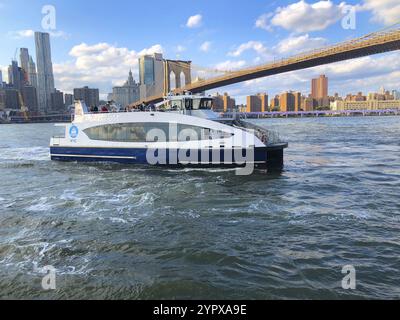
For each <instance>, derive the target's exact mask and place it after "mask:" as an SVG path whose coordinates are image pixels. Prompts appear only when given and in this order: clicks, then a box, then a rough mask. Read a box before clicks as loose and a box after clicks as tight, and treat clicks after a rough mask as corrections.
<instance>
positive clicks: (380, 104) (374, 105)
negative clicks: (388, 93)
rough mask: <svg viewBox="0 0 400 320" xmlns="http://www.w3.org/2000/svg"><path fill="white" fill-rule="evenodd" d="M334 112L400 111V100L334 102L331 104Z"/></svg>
mask: <svg viewBox="0 0 400 320" xmlns="http://www.w3.org/2000/svg"><path fill="white" fill-rule="evenodd" d="M331 109H332V110H333V111H346V110H385V109H398V110H400V100H367V101H348V100H345V101H334V102H332V103H331Z"/></svg>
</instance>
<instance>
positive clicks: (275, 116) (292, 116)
mask: <svg viewBox="0 0 400 320" xmlns="http://www.w3.org/2000/svg"><path fill="white" fill-rule="evenodd" d="M237 114H240V113H237ZM228 115H231V114H229V113H228ZM242 115H245V117H244V118H245V119H260V120H261V119H289V118H290V119H303V118H358V117H390V116H392V117H393V116H400V111H399V112H398V113H384V112H382V113H370V112H368V111H366V112H365V113H364V114H363V113H361V112H360V113H354V114H346V113H343V114H331V113H329V114H314V113H313V114H302V115H299V114H280V113H276V114H272V113H271V114H268V115H265V114H246V113H242ZM70 122H71V121H70V119H69V120H67V119H65V120H64V121H63V120H37V121H34V120H33V121H29V120H28V121H27V120H21V121H0V125H7V124H41V123H70Z"/></svg>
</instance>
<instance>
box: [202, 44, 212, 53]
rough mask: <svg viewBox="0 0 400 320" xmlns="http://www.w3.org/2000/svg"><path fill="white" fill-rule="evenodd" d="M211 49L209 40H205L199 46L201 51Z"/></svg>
mask: <svg viewBox="0 0 400 320" xmlns="http://www.w3.org/2000/svg"><path fill="white" fill-rule="evenodd" d="M210 49H211V42H210V41H206V42H203V43H202V45H201V46H200V50H201V51H203V52H208V51H210Z"/></svg>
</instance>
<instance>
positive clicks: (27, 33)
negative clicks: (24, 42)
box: [9, 29, 35, 39]
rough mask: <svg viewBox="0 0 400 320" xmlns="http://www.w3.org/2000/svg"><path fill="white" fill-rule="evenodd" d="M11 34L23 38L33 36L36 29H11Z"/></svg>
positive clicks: (16, 37)
mask: <svg viewBox="0 0 400 320" xmlns="http://www.w3.org/2000/svg"><path fill="white" fill-rule="evenodd" d="M9 34H10V35H11V36H12V37H13V38H15V39H22V38H31V37H33V36H34V34H35V31H33V30H30V29H27V30H18V31H11V32H9Z"/></svg>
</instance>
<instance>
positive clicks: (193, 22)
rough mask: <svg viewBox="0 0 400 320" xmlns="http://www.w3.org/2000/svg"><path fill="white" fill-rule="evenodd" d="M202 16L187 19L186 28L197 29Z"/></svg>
mask: <svg viewBox="0 0 400 320" xmlns="http://www.w3.org/2000/svg"><path fill="white" fill-rule="evenodd" d="M202 22H203V16H202V15H201V14H196V15H195V16H191V17H189V19H188V21H187V23H186V26H187V27H188V28H198V27H200V26H201V25H202Z"/></svg>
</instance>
